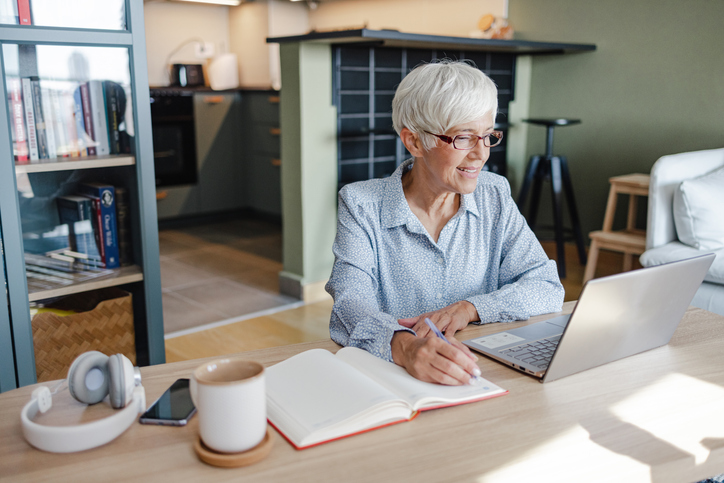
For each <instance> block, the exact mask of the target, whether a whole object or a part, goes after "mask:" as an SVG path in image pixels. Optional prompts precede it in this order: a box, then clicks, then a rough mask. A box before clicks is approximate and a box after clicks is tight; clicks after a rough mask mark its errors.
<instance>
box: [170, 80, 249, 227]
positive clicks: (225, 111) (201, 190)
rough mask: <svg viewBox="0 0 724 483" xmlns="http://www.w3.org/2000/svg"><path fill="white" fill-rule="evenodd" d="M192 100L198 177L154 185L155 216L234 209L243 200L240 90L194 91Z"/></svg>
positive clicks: (241, 206) (200, 213)
mask: <svg viewBox="0 0 724 483" xmlns="http://www.w3.org/2000/svg"><path fill="white" fill-rule="evenodd" d="M193 104H194V126H195V131H196V159H197V170H198V181H197V182H196V183H195V184H192V185H183V186H173V187H162V188H158V189H157V193H158V197H159V199H158V217H159V220H166V219H173V218H179V217H194V216H200V215H208V214H215V213H221V212H227V211H236V210H240V209H242V208H244V206H245V203H246V200H245V195H244V192H245V187H244V186H243V184H244V181H243V167H242V163H243V160H242V151H243V146H242V143H241V142H240V132H241V123H240V115H239V104H240V94H239V93H238V92H236V91H229V92H213V91H202V92H196V93H195V94H194V96H193Z"/></svg>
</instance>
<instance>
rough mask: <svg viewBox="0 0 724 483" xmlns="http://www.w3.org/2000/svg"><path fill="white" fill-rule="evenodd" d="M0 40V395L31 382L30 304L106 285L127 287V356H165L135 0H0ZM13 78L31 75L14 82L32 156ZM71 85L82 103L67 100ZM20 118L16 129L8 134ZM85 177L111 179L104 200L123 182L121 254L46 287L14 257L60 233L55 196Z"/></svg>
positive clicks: (141, 35)
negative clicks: (23, 16) (24, 14)
mask: <svg viewBox="0 0 724 483" xmlns="http://www.w3.org/2000/svg"><path fill="white" fill-rule="evenodd" d="M16 3H17V4H18V5H20V6H21V8H22V7H23V4H25V5H27V6H28V7H29V11H30V23H31V24H30V25H28V24H18V23H17V22H14V21H13V19H14V18H15V19H16V20H17V16H18V13H17V12H12V11H10V10H12V9H13V8H14V7H16V6H17V5H16ZM13 14H14V15H15V17H14V16H13ZM0 44H1V48H0V69H2V72H0V89H2V91H3V93H4V95H3V96H0V108H1V109H2V112H5V114H6V115H3V116H0V153H1V154H0V248H2V251H0V280H2V285H4V286H5V288H6V292H7V301H8V303H7V306H6V307H4V306H2V304H0V392H2V391H7V390H9V389H13V388H15V387H20V386H25V385H28V384H32V383H35V382H36V370H35V347H34V344H33V332H32V322H31V316H30V308H29V307H30V304H31V303H37V302H41V303H42V302H43V301H45V300H49V299H52V298H55V297H60V296H64V295H71V294H82V293H86V292H92V291H94V290H99V289H102V288H107V287H119V288H122V289H123V290H125V291H127V292H130V293H131V294H132V296H133V318H134V330H135V338H136V339H135V340H136V363H137V364H138V365H150V364H159V363H163V362H165V354H164V341H163V312H162V305H161V274H160V263H159V248H158V226H157V217H156V194H155V177H154V166H153V148H152V140H151V117H150V103H149V102H150V101H149V90H148V74H147V67H146V50H145V32H144V23H143V0H104V1H103V2H97V1H96V2H94V1H88V0H82V1H79V2H72V3H67V2H57V1H51V0H4V1H2V2H0ZM23 79H28V82H31V83H32V82H33V81H34V82H35V85H33V84H31V85H33V86H34V90H30V91H25V90H22V89H21V90H19V92H20V93H23V94H28V93H30V94H29V95H26V96H22V101H23V102H22V107H23V109H27V107H26V105H27V104H26V99H30V98H32V99H33V101H34V102H36V103H35V104H33V106H34V108H35V112H39V113H41V114H42V115H43V117H44V119H43V120H42V121H43V122H42V124H38V122H39V121H38V119H37V118H36V119H35V126H36V128H37V129H36V132H35V135H36V139H35V142H36V143H38V145H37V146H36V149H38V154H37V155H35V156H32V153H31V152H29V151H31V150H30V146H27V150H28V152H27V153H26V152H25V151H24V150H23V149H22V146H20V144H21V143H20V142H19V141H23V140H25V141H26V142H27V143H28V144H29V141H30V139H29V137H28V135H29V134H30V133H29V132H28V131H27V129H28V127H27V126H28V125H29V124H28V122H29V120H32V118H30V119H29V118H28V117H27V113H25V112H24V111H23V114H24V115H22V116H20V115H19V114H18V111H17V109H19V107H18V106H19V104H18V100H19V97H21V96H18V95H17V92H18V87H17V85H18V80H19V81H20V84H21V85H22V84H23ZM83 85H85V86H86V89H87V92H88V94H87V99H89V100H90V102H89V103H88V104H89V106H85V105H83V104H82V103H78V104H77V105H76V104H74V102H73V101H74V97H73V96H74V95H75V94H76V92H78V93H80V92H82V89H83V88H82V86H83ZM93 89H96V90H95V91H93ZM14 92H16V95H15V96H14V95H13V93H14ZM34 95H35V97H33V96H34ZM37 99H40V104H37ZM99 99H100V101H99ZM101 103H103V109H102V110H98V111H97V112H95V111H93V113H91V111H90V106H93V107H96V106H100V105H101ZM74 106H75V107H76V111H74ZM85 107H88V110H83V109H84V108H85ZM78 109H80V110H78ZM99 109H100V108H99ZM90 115H94V116H96V117H93V118H86V124H85V126H88V124H91V125H92V126H93V127H94V128H95V132H89V130H88V128H87V127H85V126H83V125H80V126H79V125H77V124H75V120H77V119H78V118H81V119H82V118H84V117H85V116H90ZM45 121H47V122H45ZM22 122H24V123H25V124H24V127H25V129H26V131H25V133H24V134H25V136H22V135H20V136H19V132H18V131H17V129H18V123H22ZM103 123H106V124H103ZM42 129H46V131H44V135H45V143H46V145H45V150H44V151H41V149H40V145H39V143H40V142H41V135H43V131H42ZM47 129H52V130H53V133H48V131H47ZM79 133H80V134H79ZM104 134H105V135H106V136H107V137H106V138H105V141H104V139H103V135H104ZM91 148H93V149H91ZM94 150H95V153H93V151H94ZM87 182H97V183H103V184H106V185H111V186H114V187H115V189H116V195H117V196H116V197H115V199H116V200H117V199H118V190H119V188H123V190H124V191H125V196H124V199H125V203H124V205H125V210H124V211H123V213H124V216H127V218H126V219H127V220H128V224H127V229H126V228H124V230H123V234H122V235H121V233H119V232H120V228H117V231H116V236H117V237H118V238H119V239H121V238H122V239H123V240H124V241H125V242H126V243H127V245H128V247H129V250H128V251H127V255H126V257H125V259H124V258H123V256H119V258H120V259H121V261H123V262H124V263H123V264H122V266H120V267H118V268H111V269H102V270H100V272H102V274H101V275H97V276H94V277H92V278H90V279H89V278H88V277H79V278H77V279H76V278H73V277H70V276H69V277H67V278H66V280H65V281H63V283H58V284H56V285H54V284H53V283H54V282H53V279H52V277H50V278H48V279H47V280H45V281H43V283H41V284H37V283H36V278H35V277H37V275H35V276H34V277H30V276H29V272H27V269H28V267H27V266H26V262H25V255H24V254H26V253H34V254H36V255H41V256H45V255H44V253H46V252H44V250H45V248H46V247H48V246H49V245H48V244H49V243H50V242H51V241H53V240H56V239H59V240H61V243H62V240H63V237H64V236H65V237H66V238H67V236H68V232H67V231H66V232H64V231H63V228H62V227H63V223H60V221H61V220H60V219H59V215H58V211H59V210H58V207H57V205H56V200H57V197H58V196H62V195H74V194H76V193H77V190H78V186H82V185H83V184H84V183H87ZM99 203H100V202H99ZM126 213H127V215H125V214H126ZM89 226H90V225H89ZM118 226H120V224H119V225H118ZM124 226H125V225H124ZM66 230H67V228H66ZM126 235H127V236H126ZM90 237H91V239H92V237H93V235H92V234H91V235H90Z"/></svg>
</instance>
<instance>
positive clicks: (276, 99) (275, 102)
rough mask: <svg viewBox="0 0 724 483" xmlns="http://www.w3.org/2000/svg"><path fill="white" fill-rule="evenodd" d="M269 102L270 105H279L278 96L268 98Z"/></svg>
mask: <svg viewBox="0 0 724 483" xmlns="http://www.w3.org/2000/svg"><path fill="white" fill-rule="evenodd" d="M269 102H270V103H271V104H279V96H269Z"/></svg>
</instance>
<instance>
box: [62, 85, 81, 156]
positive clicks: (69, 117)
mask: <svg viewBox="0 0 724 483" xmlns="http://www.w3.org/2000/svg"><path fill="white" fill-rule="evenodd" d="M58 102H59V104H60V109H59V112H60V113H61V117H60V123H61V128H62V129H63V133H64V135H65V142H66V145H67V149H68V156H72V157H78V156H80V148H79V147H78V128H77V124H76V122H75V101H74V100H73V93H72V92H68V91H59V92H58Z"/></svg>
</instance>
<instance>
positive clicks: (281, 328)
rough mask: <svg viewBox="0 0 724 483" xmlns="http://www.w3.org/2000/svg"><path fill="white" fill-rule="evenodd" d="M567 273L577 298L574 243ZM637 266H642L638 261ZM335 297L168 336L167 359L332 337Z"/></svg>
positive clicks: (608, 270)
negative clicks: (186, 333)
mask: <svg viewBox="0 0 724 483" xmlns="http://www.w3.org/2000/svg"><path fill="white" fill-rule="evenodd" d="M542 245H543V248H544V249H545V250H546V253H547V254H548V256H549V257H553V256H554V253H555V244H554V243H553V242H543V243H542ZM622 265H623V257H622V255H621V254H619V253H614V252H609V251H601V254H600V256H599V260H598V265H597V269H596V277H601V276H604V275H611V274H614V273H618V272H620V271H621V267H622ZM566 268H567V276H566V278H565V279H564V280H562V282H563V287H564V288H565V290H566V296H565V300H566V301H570V300H576V299H578V296H579V295H580V293H581V289H582V288H583V286H582V283H581V282H582V280H583V271H584V268H585V267H584V266H581V264H580V263H579V260H578V256H577V254H576V249H575V246H573V245H570V246H568V245H567V246H566ZM634 268H640V265H638V262H636V264H635V265H634ZM331 310H332V300H331V299H329V300H328V301H324V302H318V303H314V304H308V305H305V306H303V307H298V308H294V309H290V310H284V311H281V312H276V313H273V314H271V315H264V316H261V317H254V318H250V319H247V320H243V321H240V322H235V323H231V324H228V325H223V326H220V327H215V328H211V329H207V330H203V331H200V332H196V333H193V334H188V335H182V336H179V337H174V338H169V339H167V340H166V361H167V362H177V361H183V360H189V359H198V358H200V357H213V356H222V355H225V354H231V353H235V352H240V351H247V350H253V349H263V348H267V347H276V346H281V345H287V344H296V343H298V342H311V341H316V340H321V339H327V338H329V316H330V313H331Z"/></svg>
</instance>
